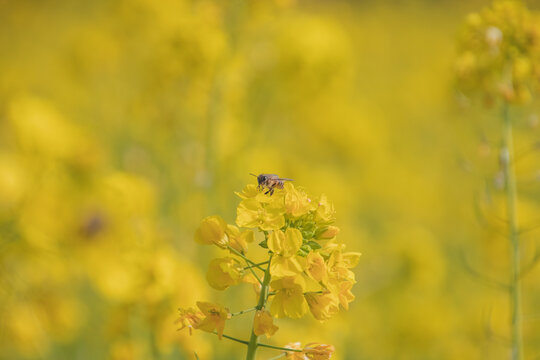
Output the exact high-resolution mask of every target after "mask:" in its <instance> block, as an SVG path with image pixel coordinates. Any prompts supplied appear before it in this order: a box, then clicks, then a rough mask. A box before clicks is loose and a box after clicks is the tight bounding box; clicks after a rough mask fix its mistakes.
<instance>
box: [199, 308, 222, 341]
mask: <svg viewBox="0 0 540 360" xmlns="http://www.w3.org/2000/svg"><path fill="white" fill-rule="evenodd" d="M197 307H198V308H199V309H200V310H201V311H202V313H203V314H204V316H205V317H204V319H202V320H201V321H200V322H198V323H197V324H196V325H194V327H195V329H200V330H203V331H207V332H213V331H214V330H216V332H217V335H218V338H219V339H220V340H221V337H222V335H223V330H224V329H225V321H226V320H228V319H230V314H229V309H227V308H225V307H223V306H221V305H217V304H212V303H209V302H203V301H197Z"/></svg>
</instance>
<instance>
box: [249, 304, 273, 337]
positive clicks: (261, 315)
mask: <svg viewBox="0 0 540 360" xmlns="http://www.w3.org/2000/svg"><path fill="white" fill-rule="evenodd" d="M278 329H279V328H278V327H277V326H276V325H274V321H273V319H272V315H270V313H269V312H268V311H266V310H257V312H256V313H255V320H254V321H253V332H254V333H255V335H257V336H261V335H263V334H264V335H266V337H267V338H269V337H270V336H272V335H274V334H275V333H276V331H277V330H278Z"/></svg>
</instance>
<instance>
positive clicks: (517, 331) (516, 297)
mask: <svg viewBox="0 0 540 360" xmlns="http://www.w3.org/2000/svg"><path fill="white" fill-rule="evenodd" d="M509 111H510V109H509V105H508V104H507V103H505V104H504V105H503V110H502V117H503V120H504V140H503V141H504V143H503V153H502V154H501V157H502V159H501V160H502V164H503V171H504V175H505V179H506V206H507V213H508V224H509V228H508V238H509V241H510V258H511V259H510V266H511V269H510V316H511V322H512V323H511V325H512V331H511V333H512V359H513V360H523V335H522V324H521V323H522V316H521V315H522V314H521V279H520V274H519V270H520V259H521V255H520V244H519V227H518V214H517V206H516V204H517V188H516V172H515V163H514V140H513V135H512V120H511V119H510V113H509Z"/></svg>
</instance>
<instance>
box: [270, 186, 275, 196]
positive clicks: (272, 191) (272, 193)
mask: <svg viewBox="0 0 540 360" xmlns="http://www.w3.org/2000/svg"><path fill="white" fill-rule="evenodd" d="M272 195H274V188H272V189H271V190H270V196H272Z"/></svg>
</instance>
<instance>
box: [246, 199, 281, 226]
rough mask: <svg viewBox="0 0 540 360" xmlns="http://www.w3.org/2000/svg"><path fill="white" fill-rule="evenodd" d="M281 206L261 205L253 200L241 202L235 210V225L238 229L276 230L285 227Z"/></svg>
mask: <svg viewBox="0 0 540 360" xmlns="http://www.w3.org/2000/svg"><path fill="white" fill-rule="evenodd" d="M283 213H284V209H283V207H282V206H279V204H278V205H274V204H273V203H261V202H259V201H257V200H256V199H254V198H251V199H245V200H243V201H242V202H241V203H240V205H238V208H237V210H236V224H237V225H238V226H240V227H247V228H259V229H261V230H264V231H269V230H277V229H280V228H282V227H283V226H285V218H284V217H283Z"/></svg>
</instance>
